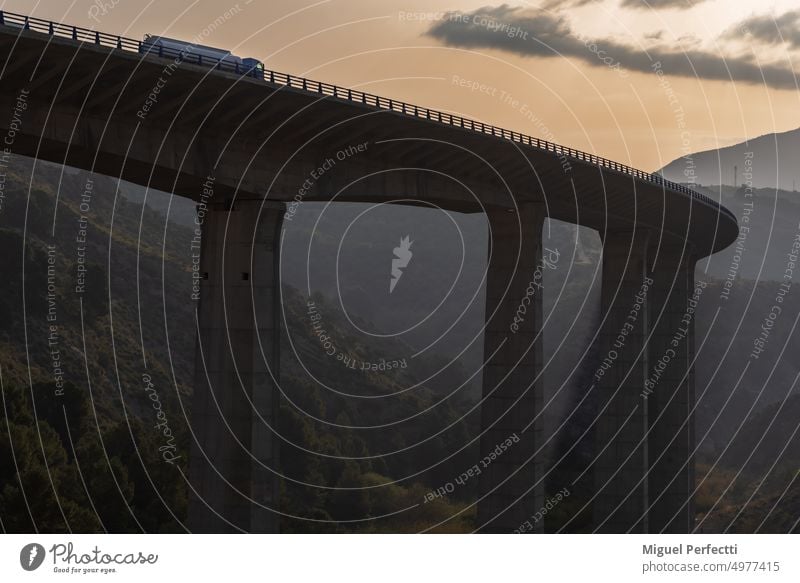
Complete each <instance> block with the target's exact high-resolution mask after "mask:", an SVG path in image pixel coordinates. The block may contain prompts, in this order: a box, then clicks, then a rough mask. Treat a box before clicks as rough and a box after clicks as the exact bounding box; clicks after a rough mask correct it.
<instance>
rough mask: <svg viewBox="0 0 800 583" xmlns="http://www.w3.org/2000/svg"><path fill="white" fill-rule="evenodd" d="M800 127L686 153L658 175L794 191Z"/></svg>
mask: <svg viewBox="0 0 800 583" xmlns="http://www.w3.org/2000/svg"><path fill="white" fill-rule="evenodd" d="M799 161H800V128H798V129H795V130H790V131H788V132H782V133H775V134H766V135H763V136H759V137H757V138H753V139H752V140H745V141H744V142H741V143H739V144H735V145H733V146H728V147H725V148H719V149H717V150H707V151H705V152H696V153H692V154H688V155H686V156H683V157H681V158H678V159H676V160H673V161H672V162H670V163H669V164H667V165H666V166H664V167H663V168H662V169H661V170H659V171H658V172H659V173H660V174H661V175H662V176H664V177H665V178H667V179H668V180H672V181H674V182H692V183H694V184H700V185H704V186H706V185H719V184H726V185H729V186H739V185H742V184H747V183H748V181H750V182H752V184H751V186H752V187H753V188H773V189H775V188H777V189H781V190H788V191H794V190H795V189H796V186H800V167H798V162H799ZM747 173H751V174H752V176H748V174H747Z"/></svg>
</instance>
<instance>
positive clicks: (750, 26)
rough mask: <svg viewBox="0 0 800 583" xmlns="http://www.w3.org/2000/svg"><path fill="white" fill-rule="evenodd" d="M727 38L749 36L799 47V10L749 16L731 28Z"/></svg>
mask: <svg viewBox="0 0 800 583" xmlns="http://www.w3.org/2000/svg"><path fill="white" fill-rule="evenodd" d="M725 36H726V37H727V38H741V37H749V38H751V39H755V40H758V41H759V42H762V43H766V44H781V43H784V42H787V43H789V45H790V46H792V47H793V48H800V10H793V11H790V12H786V13H784V14H781V15H780V16H778V17H775V16H751V17H750V18H748V19H746V20H744V21H742V22H741V23H740V24H739V25H737V26H735V27H733V28H731V29H730V30H729V31H728V32H727V33H726V34H725Z"/></svg>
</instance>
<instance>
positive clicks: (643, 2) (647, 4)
mask: <svg viewBox="0 0 800 583" xmlns="http://www.w3.org/2000/svg"><path fill="white" fill-rule="evenodd" d="M705 1H706V0H622V6H624V7H625V8H643V9H648V10H649V9H661V8H664V9H669V8H677V9H679V10H686V9H687V8H691V7H692V6H694V5H695V4H702V3H703V2H705Z"/></svg>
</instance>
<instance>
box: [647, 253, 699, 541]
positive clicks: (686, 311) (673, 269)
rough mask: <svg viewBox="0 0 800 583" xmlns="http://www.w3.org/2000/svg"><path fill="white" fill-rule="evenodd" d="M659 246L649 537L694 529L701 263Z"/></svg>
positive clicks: (655, 264)
mask: <svg viewBox="0 0 800 583" xmlns="http://www.w3.org/2000/svg"><path fill="white" fill-rule="evenodd" d="M681 251H682V250H681V249H680V248H677V249H675V248H673V249H670V248H667V247H665V246H663V245H662V246H661V248H660V249H659V250H658V253H657V254H654V255H653V276H652V277H653V280H654V284H653V303H652V304H651V308H650V320H651V328H652V334H651V340H650V346H649V349H650V362H651V366H650V376H649V379H648V384H647V393H648V397H647V400H648V404H649V407H648V409H649V411H648V414H649V423H650V440H649V448H650V458H651V467H650V474H649V480H650V484H649V489H650V532H670V533H685V532H690V531H691V530H692V529H693V528H694V503H693V501H692V499H691V497H690V493H691V492H692V491H693V490H694V457H693V455H692V453H693V451H694V447H695V444H694V440H695V435H694V415H693V414H692V408H693V407H694V400H695V394H694V373H693V371H692V367H691V363H692V361H693V359H694V307H695V304H696V302H697V301H698V300H699V299H700V296H701V295H702V291H703V290H702V288H701V287H697V288H695V283H694V268H695V263H696V260H697V258H696V257H695V256H694V255H692V254H691V251H690V250H684V251H683V253H682V252H681Z"/></svg>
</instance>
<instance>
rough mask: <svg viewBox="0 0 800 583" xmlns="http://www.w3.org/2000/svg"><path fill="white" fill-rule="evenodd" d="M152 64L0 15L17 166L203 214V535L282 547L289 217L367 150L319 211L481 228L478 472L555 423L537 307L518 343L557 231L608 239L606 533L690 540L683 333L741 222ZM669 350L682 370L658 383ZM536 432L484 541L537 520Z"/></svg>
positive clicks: (588, 168) (431, 124)
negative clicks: (141, 192) (283, 267)
mask: <svg viewBox="0 0 800 583" xmlns="http://www.w3.org/2000/svg"><path fill="white" fill-rule="evenodd" d="M140 49H141V44H140V42H139V41H135V40H131V39H126V38H121V37H117V36H113V35H108V34H104V33H100V32H96V31H90V30H86V29H81V28H77V27H72V26H67V25H62V24H57V23H53V22H48V21H44V20H38V19H34V18H29V17H26V16H20V15H15V14H11V13H8V12H6V13H3V12H0V55H4V56H2V57H0V136H9V135H13V140H11V141H12V145H4V147H7V148H9V149H10V151H11V152H12V153H13V154H20V155H25V156H30V157H34V158H38V159H41V160H48V161H51V162H56V163H60V164H66V165H69V166H73V167H76V168H81V169H85V170H88V171H92V172H95V173H98V174H104V175H108V176H112V177H119V178H122V179H124V180H128V181H130V182H133V183H136V184H140V185H145V186H148V187H150V188H154V189H158V190H162V191H164V192H171V193H174V194H176V195H181V196H185V197H189V198H191V199H194V200H196V201H198V202H203V203H204V204H205V206H204V209H205V216H204V221H203V224H202V252H201V253H202V258H201V263H202V265H201V270H202V272H203V279H202V281H201V289H200V296H201V298H200V302H199V342H198V346H199V348H198V358H197V362H196V375H195V387H194V397H193V413H192V416H193V419H192V424H191V427H192V438H193V444H192V448H193V450H192V455H191V459H190V464H189V465H190V471H189V474H190V476H189V481H190V485H191V489H192V493H191V501H190V509H189V514H190V516H189V527H190V528H191V529H192V530H194V531H199V532H240V531H246V532H275V531H277V525H278V516H277V514H276V513H275V512H274V511H273V510H274V509H276V508H278V491H277V480H276V478H275V474H274V472H273V468H274V467H275V464H276V461H277V456H278V451H277V447H276V445H275V444H276V442H277V440H276V439H275V438H274V437H273V428H274V427H275V416H276V413H277V406H276V403H277V395H278V391H277V388H276V387H277V382H278V378H279V377H278V375H279V373H278V369H277V365H278V350H279V332H280V328H279V320H278V317H277V314H278V310H279V308H280V305H279V294H278V285H279V282H278V278H277V274H278V273H279V271H278V269H277V261H276V258H277V251H278V243H279V240H280V232H281V229H282V220H283V217H284V214H285V213H286V212H287V204H288V205H290V211H289V212H291V205H292V204H293V203H297V202H298V201H297V200H296V199H295V197H296V195H297V193H298V190H299V189H300V188H301V186H302V184H303V182H304V181H305V180H306V178H307V177H308V176H309V174H310V172H311V171H312V170H313V169H315V168H317V167H318V166H319V165H320V163H321V162H322V161H324V160H325V159H326V158H329V157H330V156H331V155H333V154H334V153H335V152H338V151H340V150H346V149H348V148H353V147H358V144H367V146H366V147H365V149H364V152H363V153H361V154H360V155H358V156H352V157H350V158H348V160H346V161H344V162H342V163H339V164H337V165H336V167H335V169H334V170H333V171H331V172H328V173H326V174H325V176H324V177H323V178H322V179H321V180H319V181H317V182H316V183H314V184H313V185H312V186H311V187H310V188H309V189H308V190H307V192H305V194H304V197H303V200H307V201H332V200H335V201H350V202H353V201H358V202H371V203H374V202H380V201H387V202H389V201H392V200H395V199H405V200H409V199H411V200H413V201H419V204H427V203H435V204H437V205H439V206H441V207H443V208H445V209H448V210H452V211H458V212H465V213H471V212H481V213H484V214H485V215H486V217H487V220H488V225H489V229H490V249H489V261H488V274H487V282H486V286H487V293H486V310H485V314H486V316H485V318H486V327H485V339H484V344H485V347H484V355H485V359H484V360H485V363H484V364H485V368H484V369H483V396H482V397H483V398H482V401H481V424H482V427H481V438H480V443H481V452H482V453H481V455H483V454H484V452H487V453H488V452H489V451H491V450H492V449H494V447H495V445H496V444H497V443H499V442H501V441H503V440H505V439H506V438H507V437H508V436H509V435H510V434H511V433H513V432H519V431H520V430H521V429H522V428H523V427H524V426H525V425H527V424H528V422H529V421H530V420H531V419H533V417H534V416H535V414H536V412H537V411H539V410H540V408H541V406H542V403H541V395H542V387H541V386H540V383H541V380H540V379H541V375H538V374H537V373H538V372H539V371H540V370H541V364H542V341H541V330H540V328H541V323H542V306H541V297H540V295H536V296H535V297H534V299H533V303H532V306H531V308H532V309H530V310H529V311H528V314H532V316H531V317H526V319H525V321H524V322H523V323H521V324H519V329H518V330H517V331H516V333H514V334H510V333H509V324H510V323H511V322H513V320H514V315H515V313H516V310H517V308H518V306H519V303H520V300H521V298H523V297H524V296H525V293H526V291H525V290H526V288H527V286H528V284H529V282H530V279H531V277H532V274H533V273H534V270H535V269H536V266H537V263H538V262H539V261H540V258H541V233H542V223H543V220H544V219H545V217H552V218H555V219H559V220H562V221H567V222H572V223H576V224H579V225H584V226H586V227H590V228H592V229H596V230H597V231H598V232H599V233H600V236H601V240H602V243H603V265H602V294H601V295H602V300H601V305H602V324H601V330H600V331H599V336H598V338H599V344H600V347H599V348H600V355H601V359H602V360H603V363H602V364H601V365H600V368H599V369H598V375H597V378H598V379H599V380H598V381H597V385H596V387H595V389H594V390H596V391H597V392H598V393H597V394H598V396H599V402H600V415H599V419H598V421H597V424H596V430H595V433H596V451H597V453H596V459H595V462H594V468H593V470H594V476H595V482H596V495H595V498H594V500H593V513H594V524H595V528H596V530H598V531H601V532H677V533H680V532H689V531H691V529H692V528H693V524H694V517H693V514H694V507H693V504H692V500H691V492H692V491H693V489H694V475H693V459H692V452H693V451H694V446H695V444H694V431H693V416H692V411H693V407H694V377H693V373H692V362H693V359H694V339H693V324H692V322H693V320H691V318H689V319H688V320H689V321H688V322H687V318H686V317H685V316H686V314H687V312H688V311H689V307H690V301H691V298H692V295H693V293H694V266H695V263H696V261H697V260H698V259H699V258H702V257H704V256H707V255H709V254H712V253H715V252H717V251H719V250H721V249H724V248H725V247H727V246H728V245H729V244H730V243H732V242H733V241H734V240H735V239H736V237H737V235H738V225H737V222H736V219H735V217H734V216H733V215H732V214H731V213H730V212H729V211H728V210H727V209H725V208H723V207H721V206H720V205H719V204H717V203H716V202H715V201H712V200H710V199H708V198H707V197H704V196H702V195H700V194H698V193H695V192H693V191H692V190H690V189H689V188H687V187H685V186H682V185H678V184H674V183H670V182H667V181H665V180H664V179H662V178H661V177H660V176H658V175H652V174H648V173H645V172H642V171H639V170H636V169H633V168H630V167H627V166H624V165H622V164H618V163H616V162H613V161H610V160H606V159H603V158H599V157H597V156H594V155H590V154H586V153H583V152H579V151H576V150H572V149H570V148H566V147H562V146H558V145H556V144H552V143H548V142H544V141H542V140H538V139H536V138H532V137H529V136H526V135H522V134H519V133H517V132H512V131H509V130H506V129H501V128H497V127H493V126H489V125H485V124H482V123H480V122H477V121H472V120H469V119H464V118H461V117H457V116H454V115H450V114H447V113H442V112H438V111H433V110H429V109H425V108H422V107H417V106H415V105H410V104H407V103H402V102H398V101H394V100H390V99H386V98H383V97H378V96H375V95H370V94H365V93H361V92H357V91H354V90H350V89H345V88H341V87H335V86H332V85H328V84H324V83H319V82H314V81H310V80H307V79H302V78H298V77H294V76H290V75H285V74H280V73H276V72H272V71H269V70H267V71H265V72H264V74H263V79H262V78H253V77H252V76H249V75H246V74H244V72H243V71H238V70H237V68H236V67H230V66H225V67H223V65H222V64H216V66H213V67H210V66H209V64H208V63H207V62H206V63H198V62H196V57H194V56H192V55H187V54H184V55H178V54H174V55H168V54H163V52H162V53H161V54H153V53H151V54H147V55H144V54H142V53H141V51H140ZM20 99H22V101H24V103H25V107H24V111H20V110H21V109H22V108H21V107H20V105H21V103H20ZM15 111H17V112H18V113H21V115H19V116H15V114H14V112H15ZM256 266H258V267H256ZM264 266H275V268H272V267H269V268H266V269H265V268H264ZM687 326H688V333H685V334H683V335H682V337H681V334H680V333H679V330H681V329H682V328H683V329H684V331H685V330H686V329H687ZM667 352H669V354H670V357H671V358H670V363H669V366H668V367H667V368H666V370H663V371H661V374H660V377H659V378H658V380H657V382H656V383H652V382H650V381H648V379H651V377H652V373H653V364H654V363H656V362H657V361H658V360H659V359H660V358H662V357H663V355H664V354H666V353H667ZM520 435H521V440H520V442H519V443H518V444H516V445H515V446H514V447H513V448H510V449H509V450H508V452H506V453H505V454H504V455H503V456H502V458H500V459H499V460H498V462H497V463H493V464H492V465H490V466H489V468H488V469H487V470H486V471H485V472H484V473H483V474H482V475H481V476H480V485H479V496H480V499H479V502H478V514H477V516H478V525H479V529H480V530H481V531H485V532H511V531H513V530H514V529H516V528H518V527H519V526H520V523H521V522H523V521H524V520H525V519H526V518H527V517H530V516H532V515H533V514H535V513H536V511H537V510H538V509H539V508H541V507H542V504H543V502H544V499H543V488H542V480H541V479H540V476H541V475H542V472H543V468H542V464H541V461H540V460H539V456H537V455H534V454H535V453H536V451H537V441H539V440H540V439H541V430H540V429H537V428H536V427H535V426H534V429H533V430H532V431H527V432H524V433H521V434H520Z"/></svg>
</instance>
